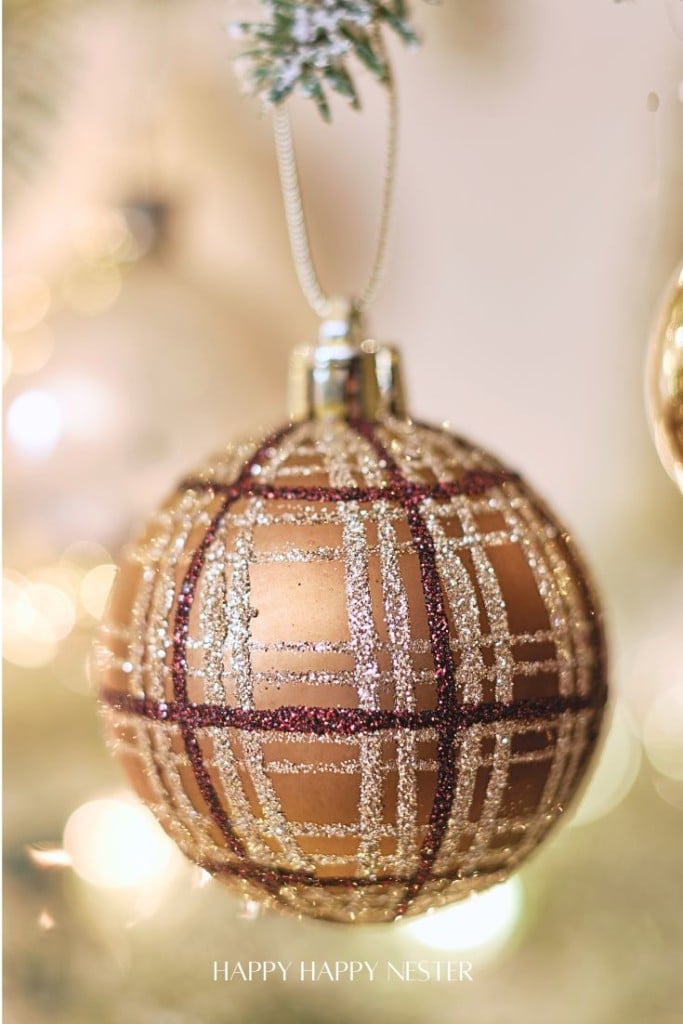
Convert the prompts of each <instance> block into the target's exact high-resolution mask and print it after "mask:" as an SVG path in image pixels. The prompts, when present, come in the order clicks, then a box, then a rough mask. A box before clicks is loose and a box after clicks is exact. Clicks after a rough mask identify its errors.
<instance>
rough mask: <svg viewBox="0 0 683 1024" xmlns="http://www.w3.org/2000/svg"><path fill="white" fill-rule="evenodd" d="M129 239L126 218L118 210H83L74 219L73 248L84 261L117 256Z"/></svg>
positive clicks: (109, 208)
mask: <svg viewBox="0 0 683 1024" xmlns="http://www.w3.org/2000/svg"><path fill="white" fill-rule="evenodd" d="M129 237H130V231H129V230H128V225H127V224H126V218H125V217H124V215H123V214H122V213H121V211H120V210H115V209H112V208H111V207H104V208H102V209H84V210H81V211H80V216H79V217H75V218H74V227H73V241H74V248H75V249H76V250H77V251H78V253H79V254H80V255H81V256H82V257H83V259H85V260H93V259H95V260H97V259H103V258H107V257H110V258H111V257H116V256H118V255H119V253H120V252H121V251H122V250H124V249H125V247H126V244H127V242H128V240H129Z"/></svg>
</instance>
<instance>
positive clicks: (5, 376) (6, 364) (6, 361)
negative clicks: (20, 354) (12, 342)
mask: <svg viewBox="0 0 683 1024" xmlns="http://www.w3.org/2000/svg"><path fill="white" fill-rule="evenodd" d="M12 368H13V367H12V349H11V348H10V346H9V345H8V344H7V342H6V341H3V343H2V383H3V384H6V383H7V381H8V380H9V379H10V377H11V376H12Z"/></svg>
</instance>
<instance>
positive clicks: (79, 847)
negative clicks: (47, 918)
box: [64, 799, 174, 889]
mask: <svg viewBox="0 0 683 1024" xmlns="http://www.w3.org/2000/svg"><path fill="white" fill-rule="evenodd" d="M64 848H65V849H66V851H67V853H68V854H69V855H70V857H71V864H72V867H73V869H74V871H75V872H76V874H77V875H79V876H80V877H81V878H82V879H84V881H86V882H89V883H90V884H91V885H96V886H99V887H101V888H104V889H128V888H134V887H136V886H140V885H143V884H144V883H145V882H151V881H157V880H158V879H159V878H160V877H162V876H163V875H164V874H165V873H166V872H167V869H168V868H169V866H170V865H171V863H172V857H173V853H174V850H173V845H172V843H171V840H170V839H169V838H168V837H167V836H166V835H165V833H164V832H163V831H162V829H161V826H160V825H158V824H157V822H156V820H155V819H154V817H153V816H152V815H151V814H150V812H149V811H148V810H146V808H144V807H143V806H142V805H141V804H138V803H133V802H129V801H128V800H114V799H104V800H91V801H90V802H89V803H86V804H83V805H82V806H81V807H79V808H77V810H75V811H74V812H73V814H72V815H71V817H70V818H69V820H68V821H67V823H66V826H65V828H64Z"/></svg>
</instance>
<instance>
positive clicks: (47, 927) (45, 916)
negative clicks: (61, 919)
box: [38, 910, 57, 932]
mask: <svg viewBox="0 0 683 1024" xmlns="http://www.w3.org/2000/svg"><path fill="white" fill-rule="evenodd" d="M38 927H39V928H40V929H41V931H44V932H49V931H52V929H53V928H56V927H57V923H56V921H55V919H54V917H53V916H52V914H51V913H50V912H49V910H41V912H40V914H39V915H38Z"/></svg>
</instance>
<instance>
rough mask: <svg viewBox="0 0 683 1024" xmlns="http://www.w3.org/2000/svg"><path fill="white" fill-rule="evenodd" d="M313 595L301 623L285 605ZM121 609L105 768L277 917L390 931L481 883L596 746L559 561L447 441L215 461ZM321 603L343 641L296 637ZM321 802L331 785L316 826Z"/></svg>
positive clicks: (343, 439) (383, 427) (406, 433)
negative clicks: (381, 926) (113, 755)
mask: <svg viewBox="0 0 683 1024" xmlns="http://www.w3.org/2000/svg"><path fill="white" fill-rule="evenodd" d="M316 531H319V532H316ZM259 573H266V574H268V573H276V574H285V575H283V576H280V575H277V576H276V577H270V576H266V577H264V579H265V580H266V583H263V581H262V580H261V581H260V577H259ZM320 573H328V574H330V575H329V576H323V577H320V576H319V574H320ZM335 573H336V575H335ZM291 574H294V575H293V576H292V575H291ZM310 574H313V576H310ZM321 579H323V580H324V582H325V586H323V587H322V589H320V580H321ZM273 580H282V581H283V584H282V585H283V586H284V588H285V589H283V590H282V595H283V596H282V599H281V601H279V600H278V598H279V591H278V590H277V589H275V590H274V588H276V587H277V584H276V583H275V582H273ZM310 580H313V581H314V583H315V585H316V587H318V589H317V590H315V591H314V593H315V594H316V595H319V596H316V597H315V599H314V600H315V601H316V602H317V601H322V602H324V603H325V605H326V607H325V608H324V609H322V613H323V617H322V619H320V617H318V618H316V615H315V611H316V610H315V609H313V608H310V606H306V605H305V601H306V597H305V596H304V597H301V598H299V597H298V595H299V593H301V594H305V593H306V591H305V589H304V590H303V591H298V590H296V591H292V587H293V586H294V587H302V586H303V587H304V588H305V587H306V586H307V585H308V583H307V581H310ZM316 581H317V582H316ZM117 588H118V589H119V591H120V592H121V594H120V596H119V597H118V599H117V593H116V588H115V594H114V600H113V601H112V605H111V608H110V612H109V614H108V618H107V622H106V624H105V627H104V629H103V632H102V637H101V641H100V645H99V651H98V659H99V664H100V672H101V678H102V700H103V708H104V714H105V716H106V718H107V723H108V735H109V736H110V738H111V743H112V746H113V748H114V749H115V750H116V752H117V753H118V754H119V756H121V758H122V759H123V760H124V762H125V763H126V766H127V767H128V769H129V771H130V772H131V776H132V778H133V779H134V781H135V784H136V786H137V788H138V791H139V792H140V794H141V795H142V796H143V798H144V799H145V800H146V801H147V802H148V803H149V805H150V806H151V807H152V809H153V810H154V812H155V814H156V815H157V816H158V818H159V820H160V821H161V823H162V824H163V825H164V827H165V828H166V829H167V831H169V833H170V834H171V835H172V836H173V838H174V839H175V840H176V841H177V842H178V844H179V845H180V846H181V848H182V849H183V850H184V851H185V853H186V854H187V855H188V856H189V857H191V858H192V859H193V860H195V861H196V862H197V863H199V864H201V865H202V866H204V867H205V868H206V869H207V870H209V871H211V872H212V873H214V874H216V875H218V876H219V877H222V878H225V880H226V881H229V882H230V884H232V885H233V886H237V887H238V888H239V889H240V890H241V891H243V892H244V893H246V894H248V895H249V896H251V897H254V896H256V897H258V898H261V899H263V900H265V901H266V902H268V903H272V904H273V905H280V906H284V907H287V908H289V909H290V910H292V911H294V912H297V913H301V914H307V915H311V916H318V917H326V918H329V919H332V920H337V921H344V922H354V921H355V922H363V921H390V920H394V919H395V918H396V917H399V916H402V915H404V914H409V915H410V914H414V913H421V912H423V911H424V910H426V909H428V908H429V907H431V906H439V905H442V904H444V903H448V902H451V901H453V900H455V899H459V898H462V897H463V896H465V895H467V894H468V893H469V892H471V891H473V890H474V889H478V888H483V887H486V886H487V885H490V884H492V883H493V882H495V881H499V880H501V879H502V878H504V877H506V876H507V874H509V872H510V871H511V870H513V869H514V868H515V867H516V866H517V864H519V862H520V861H521V860H522V859H523V858H524V857H525V856H526V855H527V854H528V853H529V852H530V851H531V850H532V849H533V848H534V847H535V846H536V845H537V844H538V843H539V842H540V840H541V839H542V838H543V836H544V835H545V833H546V832H547V830H548V828H549V827H551V825H552V824H553V822H554V821H555V820H556V819H557V817H558V816H559V814H560V813H561V811H562V809H563V808H564V806H565V805H566V802H567V800H568V799H569V798H570V797H571V795H572V793H573V792H574V791H575V789H576V787H577V786H578V783H579V781H580V779H581V777H582V775H583V773H584V771H585V768H586V765H587V762H588V759H589V756H590V753H591V751H592V749H593V746H594V744H595V740H596V737H597V732H598V728H599V724H600V719H601V715H602V707H603V705H604V701H605V664H604V645H603V639H602V631H601V626H600V621H599V616H598V614H597V612H596V609H595V604H594V599H593V597H592V593H591V588H590V585H589V583H588V581H587V579H586V575H585V571H584V570H583V568H582V566H581V563H580V561H579V560H578V557H577V555H576V552H575V550H574V547H573V545H572V543H571V541H570V539H569V538H568V537H567V535H566V534H565V533H564V532H563V531H562V529H561V528H560V527H559V526H558V524H557V523H556V522H555V520H554V519H553V518H552V516H551V515H550V514H549V513H548V512H547V510H546V509H545V507H544V506H543V504H542V503H541V502H540V501H539V500H538V499H537V498H536V497H535V496H534V495H533V494H532V493H531V492H530V491H529V489H528V488H527V487H526V485H525V484H524V483H523V482H522V481H521V479H520V478H519V477H518V475H517V474H515V473H512V472H510V471H509V470H507V469H505V468H504V467H502V466H501V465H500V464H499V463H498V462H497V461H496V460H495V459H494V458H493V457H492V456H490V455H488V454H487V453H485V452H482V451H480V450H478V449H476V448H474V447H472V446H471V445H470V444H469V443H468V442H467V441H465V440H463V439H461V438H456V437H453V436H452V435H450V434H448V433H446V432H445V431H442V430H437V429H435V428H431V427H429V426H426V425H423V424H415V423H412V422H410V421H402V420H386V421H383V422H382V423H381V424H369V423H365V422H358V423H351V424H343V423H312V422H311V423H304V424H300V425H298V426H296V427H286V428H284V429H283V430H281V431H278V432H277V433H276V434H274V435H272V436H271V437H269V438H267V439H266V440H265V441H263V442H262V443H261V444H259V445H243V446H237V447H235V448H233V449H229V450H228V452H227V453H226V454H224V455H223V456H221V457H220V458H219V459H217V460H214V461H213V462H212V463H211V464H210V466H209V467H208V468H207V469H206V470H204V471H202V472H200V473H199V474H197V475H196V476H194V477H190V478H188V479H187V480H185V481H184V482H183V483H182V484H181V485H180V487H179V489H178V491H177V493H176V495H175V496H174V498H173V499H172V500H171V502H170V503H169V504H168V505H167V506H166V507H165V508H164V509H163V510H162V512H161V513H159V514H158V516H157V517H155V519H153V520H152V522H151V523H150V526H149V528H148V530H147V532H146V533H145V535H144V537H143V538H142V539H141V541H140V542H139V543H138V544H137V545H135V546H134V547H133V548H132V549H131V550H130V551H129V552H127V554H126V558H125V562H124V571H123V573H122V574H121V578H120V580H119V582H118V584H117ZM287 588H289V589H287ZM273 593H274V594H275V598H273ZM311 593H313V591H312V592H311ZM273 600H274V603H273ZM269 602H270V603H269ZM328 602H329V608H328V607H327V603H328ZM301 603H304V606H303V608H299V607H298V605H299V604H301ZM307 607H308V608H309V614H307ZM283 608H284V609H285V610H287V611H289V609H290V608H291V628H290V620H289V618H287V617H286V616H285V618H282V611H283ZM338 608H343V609H345V611H344V612H343V616H344V623H345V624H344V625H343V627H337V634H338V635H337V636H329V635H327V636H324V635H321V636H319V637H318V636H315V635H312V633H311V631H312V630H314V624H315V623H318V622H319V621H323V622H325V621H327V619H329V621H336V619H335V609H338ZM269 609H270V611H269ZM273 609H275V611H274V612H273ZM274 614H275V616H276V617H275V618H273V615H274ZM309 619H310V621H309ZM275 622H277V623H285V625H286V626H287V629H289V633H287V632H285V634H283V633H278V631H277V627H276V626H274V625H273V623H275ZM280 628H282V627H280ZM315 628H317V626H315ZM297 630H299V631H300V634H299V635H301V637H302V638H301V639H298V638H297ZM292 631H293V632H292ZM309 634H311V635H309ZM288 692H289V693H292V694H294V695H295V700H291V699H290V700H288V699H287V694H288ZM316 695H317V696H316ZM304 698H305V699H304ZM321 783H324V784H325V785H327V786H330V785H334V786H339V787H342V788H341V789H339V790H335V789H331V790H330V793H336V792H338V793H339V795H340V802H339V806H337V801H336V800H335V799H334V798H330V800H329V801H328V802H327V803H326V805H325V808H324V812H325V813H324V814H322V815H321V811H320V805H319V802H318V803H316V800H315V799H314V798H315V795H316V790H317V789H318V788H320V784H321ZM292 784H295V785H294V788H293V789H292ZM306 787H310V788H306ZM349 787H351V788H349ZM354 793H355V796H353V794H354ZM350 794H351V795H350ZM392 794H393V795H392ZM309 796H310V799H309ZM351 797H353V800H352V802H351V803H349V801H350V800H351ZM342 806H343V807H346V808H347V813H345V814H341V811H340V808H341V807H342ZM349 806H352V807H355V813H351V814H349V813H348V807H349ZM302 808H303V814H302V813H301V810H302ZM293 811H294V813H293ZM307 812H308V814H307ZM337 819H338V820H337Z"/></svg>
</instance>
